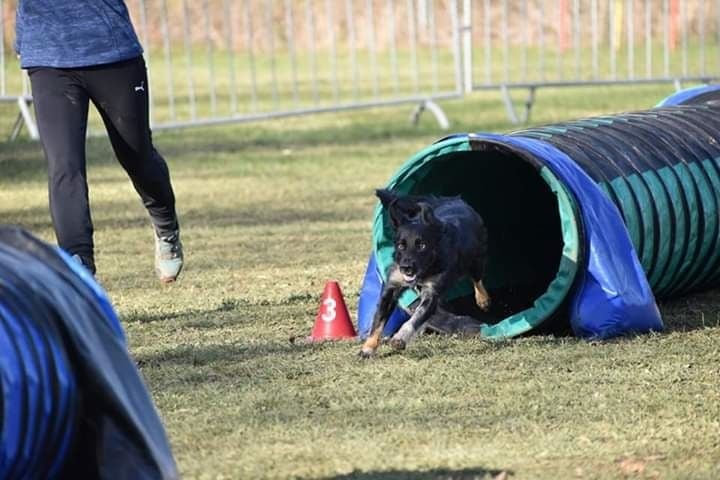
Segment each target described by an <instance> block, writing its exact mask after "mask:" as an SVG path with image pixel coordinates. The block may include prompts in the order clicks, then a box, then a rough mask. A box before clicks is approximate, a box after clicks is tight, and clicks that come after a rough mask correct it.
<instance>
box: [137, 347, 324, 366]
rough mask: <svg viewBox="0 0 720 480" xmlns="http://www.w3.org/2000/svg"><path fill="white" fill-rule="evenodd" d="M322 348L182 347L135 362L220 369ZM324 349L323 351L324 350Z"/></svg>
mask: <svg viewBox="0 0 720 480" xmlns="http://www.w3.org/2000/svg"><path fill="white" fill-rule="evenodd" d="M310 348H318V347H316V346H313V345H300V346H298V345H294V344H291V343H290V342H287V343H281V342H274V343H263V344H262V345H232V344H230V345H228V344H213V345H203V346H196V345H180V346H177V347H174V348H171V349H168V350H163V351H161V352H157V353H152V354H141V355H137V356H136V358H135V360H136V362H137V364H138V366H140V367H145V366H147V367H157V366H159V365H168V364H172V365H176V366H192V367H201V366H204V365H213V366H215V367H217V366H218V365H221V364H224V363H230V364H233V365H235V364H237V363H238V362H240V361H243V360H251V359H253V358H259V357H267V356H272V357H275V358H277V357H279V356H282V355H289V354H296V353H297V352H298V351H299V350H302V349H310ZM320 348H321V347H320Z"/></svg>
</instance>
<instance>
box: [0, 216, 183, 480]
mask: <svg viewBox="0 0 720 480" xmlns="http://www.w3.org/2000/svg"><path fill="white" fill-rule="evenodd" d="M0 389H1V390H0V434H1V436H0V478H2V479H7V480H9V479H35V478H43V479H46V478H47V479H53V478H68V479H69V478H98V479H175V478H179V475H178V472H177V467H176V465H175V461H174V459H173V456H172V453H171V451H170V446H169V443H168V441H167V438H166V436H165V431H164V428H163V426H162V423H161V421H160V418H159V417H158V415H157V413H156V411H155V408H154V406H153V404H152V400H151V399H150V396H149V394H148V392H147V389H146V388H145V385H144V382H143V380H142V378H141V376H140V374H139V372H138V371H137V368H136V367H135V362H134V361H133V360H132V359H131V358H130V356H129V354H128V352H127V345H126V342H125V337H124V334H123V330H122V328H121V326H120V322H119V321H118V318H117V316H116V315H115V313H114V310H113V308H112V306H111V305H110V302H109V301H108V299H107V297H106V295H105V293H104V292H103V290H102V289H101V288H100V287H99V286H98V284H97V283H96V282H95V281H94V279H93V278H92V276H91V275H90V274H89V273H88V272H87V271H86V270H85V269H84V267H82V266H80V265H79V264H78V263H76V262H75V261H74V260H72V259H71V258H70V257H68V256H67V255H66V254H64V253H63V252H61V251H60V250H59V249H57V248H55V247H51V246H49V245H47V244H45V243H44V242H42V241H40V240H38V239H37V238H35V237H33V236H32V235H30V234H29V233H27V232H26V231H24V230H22V229H20V228H17V227H2V226H0Z"/></svg>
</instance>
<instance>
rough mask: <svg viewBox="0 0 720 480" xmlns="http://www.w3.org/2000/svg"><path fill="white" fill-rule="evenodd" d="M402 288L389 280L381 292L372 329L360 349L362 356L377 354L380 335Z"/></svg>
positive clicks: (368, 356)
mask: <svg viewBox="0 0 720 480" xmlns="http://www.w3.org/2000/svg"><path fill="white" fill-rule="evenodd" d="M401 291H402V289H401V288H400V287H399V286H397V285H395V284H393V283H390V282H388V283H387V284H385V286H384V287H383V290H382V293H381V294H380V302H379V303H378V307H377V310H376V311H375V316H374V317H373V325H372V330H370V336H369V337H368V338H367V339H366V340H365V343H364V344H363V346H362V349H361V350H360V353H359V354H358V355H360V357H361V358H370V357H372V356H373V355H375V350H377V348H378V345H380V336H381V335H382V332H383V329H384V328H385V323H386V322H387V320H388V318H389V317H390V314H391V313H392V309H393V307H394V306H395V304H396V303H397V301H398V298H400V292H401Z"/></svg>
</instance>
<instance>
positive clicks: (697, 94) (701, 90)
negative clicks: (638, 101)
mask: <svg viewBox="0 0 720 480" xmlns="http://www.w3.org/2000/svg"><path fill="white" fill-rule="evenodd" d="M717 92H720V85H698V86H696V87H691V88H686V89H684V90H681V91H679V92H675V93H673V94H672V95H670V96H668V97H666V98H664V99H663V100H662V101H661V102H659V103H658V104H657V105H656V107H670V106H674V105H683V104H688V103H696V102H702V101H704V99H705V96H706V95H712V96H713V97H714V96H715V94H716V93H717Z"/></svg>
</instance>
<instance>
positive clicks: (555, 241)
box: [375, 141, 580, 337]
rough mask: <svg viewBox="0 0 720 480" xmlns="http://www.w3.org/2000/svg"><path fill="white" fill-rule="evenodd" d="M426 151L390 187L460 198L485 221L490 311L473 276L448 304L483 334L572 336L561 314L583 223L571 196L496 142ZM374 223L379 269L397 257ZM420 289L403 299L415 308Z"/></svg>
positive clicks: (384, 226) (536, 165)
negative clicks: (480, 301) (476, 295)
mask: <svg viewBox="0 0 720 480" xmlns="http://www.w3.org/2000/svg"><path fill="white" fill-rule="evenodd" d="M458 147H459V148H456V149H451V150H447V149H442V151H441V152H428V153H427V157H423V156H420V157H416V158H415V159H414V161H412V160H411V161H410V162H409V163H408V164H407V165H406V166H405V168H403V169H401V171H400V172H399V173H398V175H397V176H396V177H395V179H394V181H391V186H392V188H393V189H394V190H395V191H397V192H398V193H401V194H412V195H438V196H456V195H457V196H460V197H461V198H462V199H463V200H465V201H466V202H467V203H468V204H469V205H471V206H472V207H473V208H474V209H475V210H476V211H477V212H478V213H479V214H480V215H481V216H482V217H483V220H484V221H485V224H486V226H487V229H488V242H489V245H488V264H487V271H486V274H485V278H484V283H485V286H486V288H487V289H488V292H489V293H490V295H491V298H492V304H491V307H490V309H489V310H488V311H487V312H482V311H481V310H480V309H479V308H477V307H476V306H475V304H474V299H473V290H472V285H471V283H470V282H469V280H465V281H462V282H461V283H460V284H458V285H456V286H454V287H453V289H452V290H451V291H450V292H449V293H448V295H446V298H445V306H446V308H447V309H448V310H450V311H452V312H453V313H456V314H462V315H470V316H472V317H473V318H475V319H477V320H478V321H479V322H481V323H482V324H485V326H484V327H483V330H482V335H483V336H488V337H513V336H517V335H520V334H523V333H526V332H528V331H530V330H534V331H535V332H546V331H548V332H552V333H569V331H570V330H569V324H568V322H567V316H566V315H563V314H562V312H565V311H566V309H565V308H561V307H562V306H563V305H564V303H565V302H566V298H567V296H568V295H567V294H568V292H569V291H570V288H571V286H572V283H573V281H574V278H575V274H576V271H577V262H578V257H579V251H580V249H579V245H580V241H579V236H580V234H579V221H578V215H577V214H576V207H575V205H574V203H573V201H572V197H571V196H570V195H569V194H568V192H567V190H566V189H565V188H564V187H563V185H562V184H561V183H560V181H559V180H558V179H557V177H556V176H555V175H553V174H552V172H551V171H550V170H549V169H548V168H547V167H545V166H543V164H542V163H540V162H538V161H536V160H535V159H533V158H532V157H530V156H528V155H527V154H525V153H524V152H521V151H518V150H515V149H513V148H511V147H509V146H507V145H502V144H499V143H495V142H489V141H482V142H477V141H473V142H470V143H467V142H466V143H465V144H464V145H458ZM378 215H379V216H380V219H381V221H380V222H377V221H376V229H375V245H376V254H377V260H378V265H379V269H380V271H381V272H382V271H385V270H386V268H387V267H388V266H389V265H390V262H391V261H392V249H393V245H392V236H393V231H392V227H391V226H390V224H389V222H388V221H386V219H383V216H384V213H383V212H382V208H381V207H380V208H379V212H378ZM416 300H417V294H416V293H415V292H409V293H406V295H405V296H404V297H403V298H402V299H401V304H402V305H403V306H404V307H405V308H406V309H408V310H412V308H413V306H414V302H415V301H416Z"/></svg>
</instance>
